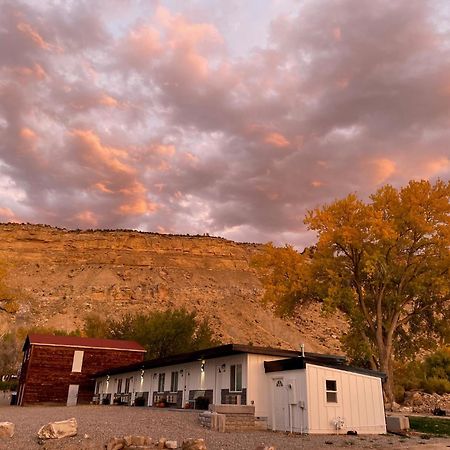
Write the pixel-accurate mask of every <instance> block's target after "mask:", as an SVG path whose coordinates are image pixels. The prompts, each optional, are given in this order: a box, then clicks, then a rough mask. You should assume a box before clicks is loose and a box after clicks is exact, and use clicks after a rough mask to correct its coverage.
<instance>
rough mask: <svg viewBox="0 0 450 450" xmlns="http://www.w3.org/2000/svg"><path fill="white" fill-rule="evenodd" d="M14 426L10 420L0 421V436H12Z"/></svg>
mask: <svg viewBox="0 0 450 450" xmlns="http://www.w3.org/2000/svg"><path fill="white" fill-rule="evenodd" d="M14 429H15V426H14V424H13V423H12V422H0V438H3V437H13V436H14Z"/></svg>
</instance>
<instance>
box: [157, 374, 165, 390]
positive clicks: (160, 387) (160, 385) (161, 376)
mask: <svg viewBox="0 0 450 450" xmlns="http://www.w3.org/2000/svg"><path fill="white" fill-rule="evenodd" d="M165 381H166V374H165V373H160V374H159V376H158V392H164V383H165Z"/></svg>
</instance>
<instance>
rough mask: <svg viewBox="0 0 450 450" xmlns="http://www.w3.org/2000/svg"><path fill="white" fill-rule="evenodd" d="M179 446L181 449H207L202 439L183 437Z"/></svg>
mask: <svg viewBox="0 0 450 450" xmlns="http://www.w3.org/2000/svg"><path fill="white" fill-rule="evenodd" d="M181 448H182V450H207V449H206V444H205V440H204V439H185V440H184V441H183V444H182V446H181Z"/></svg>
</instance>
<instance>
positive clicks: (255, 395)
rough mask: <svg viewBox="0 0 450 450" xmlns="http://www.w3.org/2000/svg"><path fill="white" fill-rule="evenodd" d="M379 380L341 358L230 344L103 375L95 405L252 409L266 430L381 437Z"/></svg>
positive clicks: (98, 376)
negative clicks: (349, 432)
mask: <svg viewBox="0 0 450 450" xmlns="http://www.w3.org/2000/svg"><path fill="white" fill-rule="evenodd" d="M383 377H384V375H383V374H381V373H379V372H376V371H372V370H366V369H360V368H355V367H351V366H348V365H346V363H345V358H344V357H341V356H330V355H321V354H314V353H303V352H295V351H289V350H280V349H273V348H262V347H253V346H247V345H238V344H227V345H221V346H218V347H214V348H209V349H205V350H201V351H196V352H192V353H185V354H181V355H176V356H170V357H167V358H162V359H154V360H149V361H144V362H139V363H135V364H131V365H127V366H124V367H116V368H109V369H105V370H102V371H101V372H98V373H97V374H95V393H94V397H93V400H94V402H95V403H99V404H125V405H136V406H137V405H141V406H155V407H156V406H169V407H173V408H195V409H207V408H208V404H214V405H229V404H232V405H252V406H254V409H255V416H256V417H257V418H258V420H263V421H264V422H265V423H267V427H268V428H269V429H271V430H281V431H291V432H299V433H333V432H336V431H339V432H344V433H345V432H347V431H350V430H351V431H356V432H357V433H359V434H381V433H385V432H386V424H385V413H384V403H383V394H382V386H381V382H382V379H383Z"/></svg>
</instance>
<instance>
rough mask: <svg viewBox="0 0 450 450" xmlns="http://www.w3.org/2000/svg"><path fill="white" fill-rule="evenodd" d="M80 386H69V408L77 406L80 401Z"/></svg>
mask: <svg viewBox="0 0 450 450" xmlns="http://www.w3.org/2000/svg"><path fill="white" fill-rule="evenodd" d="M79 387H80V385H79V384H69V392H68V394H67V406H75V405H76V404H77V401H78V388H79Z"/></svg>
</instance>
